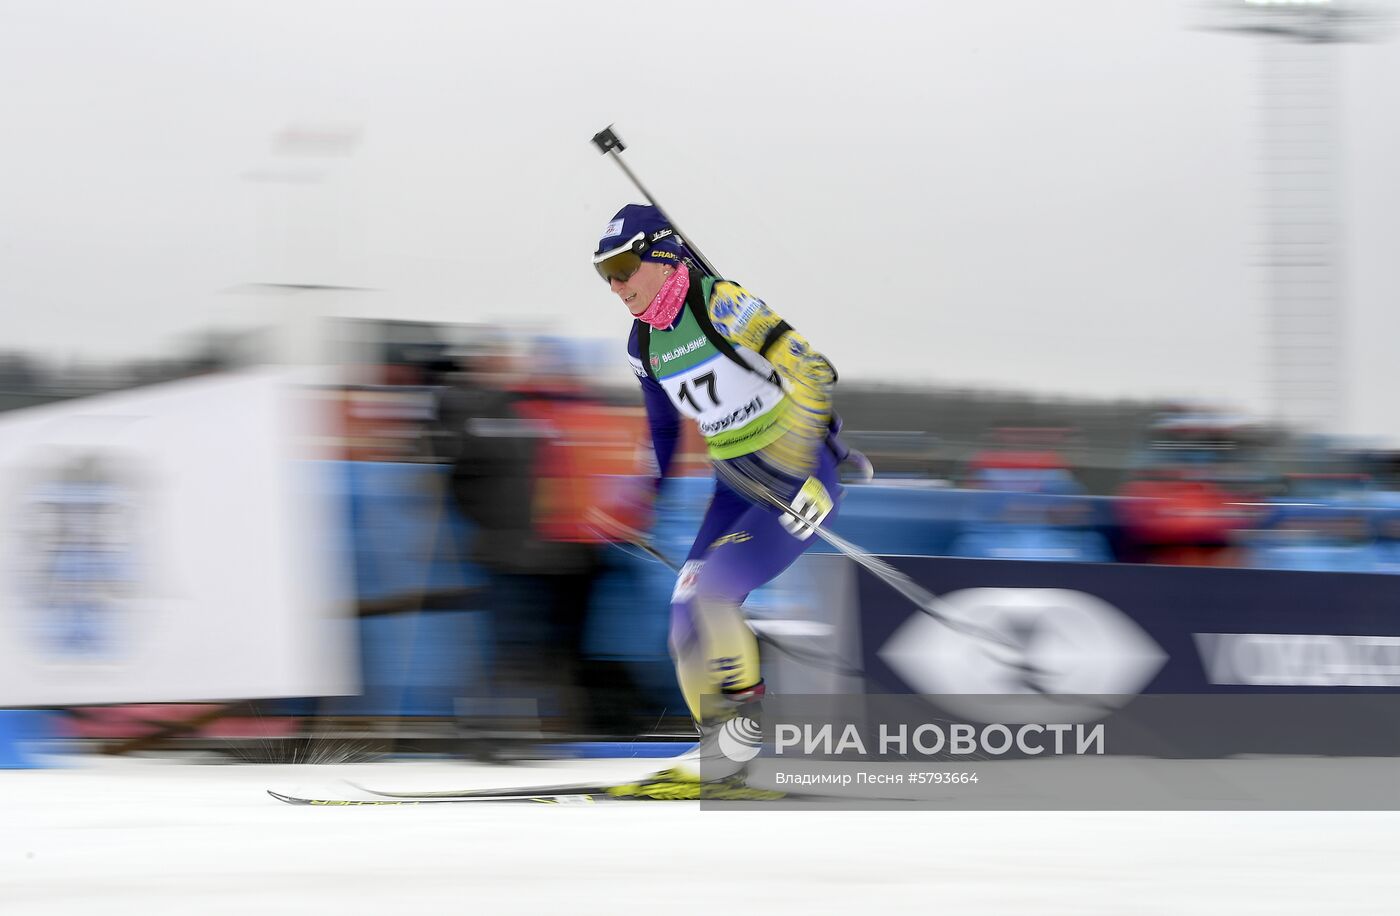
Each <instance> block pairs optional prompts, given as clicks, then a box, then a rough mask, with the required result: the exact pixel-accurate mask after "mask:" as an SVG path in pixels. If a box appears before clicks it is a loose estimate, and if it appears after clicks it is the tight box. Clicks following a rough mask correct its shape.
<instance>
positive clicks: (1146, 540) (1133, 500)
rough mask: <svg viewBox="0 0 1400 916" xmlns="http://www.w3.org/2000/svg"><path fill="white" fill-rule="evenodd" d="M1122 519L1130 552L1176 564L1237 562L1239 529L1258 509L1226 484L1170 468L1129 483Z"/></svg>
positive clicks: (1138, 558)
mask: <svg viewBox="0 0 1400 916" xmlns="http://www.w3.org/2000/svg"><path fill="white" fill-rule="evenodd" d="M1119 495H1120V496H1122V497H1124V498H1123V500H1122V501H1121V502H1120V503H1119V504H1118V519H1119V523H1120V524H1121V525H1122V528H1123V535H1124V539H1125V546H1126V549H1127V556H1124V557H1122V559H1126V560H1132V561H1137V562H1143V563H1161V564H1167V565H1175V566H1236V565H1239V563H1238V561H1239V559H1240V556H1239V552H1238V550H1237V549H1236V548H1235V547H1234V546H1233V541H1234V540H1235V532H1236V531H1239V530H1241V529H1244V528H1247V527H1249V522H1250V519H1251V518H1252V516H1253V513H1252V512H1251V511H1250V509H1249V508H1248V506H1247V505H1245V504H1244V503H1242V502H1241V501H1240V500H1239V499H1238V498H1237V497H1236V496H1234V495H1232V494H1231V493H1229V492H1228V491H1227V490H1226V489H1225V488H1224V487H1222V486H1220V485H1218V484H1216V483H1214V482H1212V481H1209V480H1200V479H1193V478H1191V477H1188V476H1186V475H1184V474H1180V473H1176V472H1173V471H1171V470H1168V469H1162V470H1159V471H1158V472H1157V473H1155V474H1152V475H1149V476H1147V477H1146V478H1145V479H1140V480H1134V481H1131V482H1129V483H1128V484H1126V485H1125V486H1124V487H1123V488H1122V490H1121V492H1120V494H1119Z"/></svg>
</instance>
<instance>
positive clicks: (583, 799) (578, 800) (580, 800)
mask: <svg viewBox="0 0 1400 916" xmlns="http://www.w3.org/2000/svg"><path fill="white" fill-rule="evenodd" d="M267 794H268V795H271V796H272V797H273V798H275V799H277V800H278V801H280V802H286V803H287V804H289V805H314V806H317V807H323V808H345V807H355V806H360V805H450V804H458V803H463V802H495V803H497V804H529V803H533V804H542V805H591V804H594V803H595V802H610V801H633V800H640V799H634V798H631V797H628V798H616V797H613V796H610V795H597V794H591V793H564V794H558V795H471V796H465V797H460V798H427V797H425V798H411V797H410V798H303V797H301V796H297V795H284V794H282V793H281V792H274V791H273V790H271V789H268V790H267Z"/></svg>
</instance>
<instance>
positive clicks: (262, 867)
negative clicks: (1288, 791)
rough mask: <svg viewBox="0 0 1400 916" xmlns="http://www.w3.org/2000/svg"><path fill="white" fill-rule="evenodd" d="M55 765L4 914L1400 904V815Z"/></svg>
mask: <svg viewBox="0 0 1400 916" xmlns="http://www.w3.org/2000/svg"><path fill="white" fill-rule="evenodd" d="M654 763H655V762H654V761H570V762H566V763H554V764H546V765H536V766H517V767H487V766H480V765H471V764H464V763H457V762H446V761H393V762H381V763H367V764H339V765H319V766H255V765H195V764H190V763H188V762H184V763H182V762H174V761H170V760H165V759H109V758H97V757H80V758H67V759H65V760H64V761H63V764H62V765H61V766H60V767H58V768H54V769H46V770H7V771H0V914H4V916H30V914H60V913H61V914H88V913H100V914H112V913H141V914H163V913H180V914H190V916H199V914H221V913H238V914H246V913H256V914H260V916H261V914H275V913H321V912H325V913H336V914H357V913H400V912H401V913H415V912H421V913H481V914H499V913H539V914H551V916H553V914H560V916H562V914H570V913H599V914H609V916H616V914H628V913H646V912H653V913H656V914H673V913H706V914H711V916H715V914H720V913H723V914H749V913H752V914H765V916H766V914H774V913H804V914H808V913H841V914H850V913H853V912H854V913H860V914H861V916H877V914H884V913H934V914H963V913H967V914H973V913H975V914H977V916H986V914H1000V913H1035V914H1074V916H1082V914H1113V916H1129V914H1153V916H1157V914H1178V913H1189V914H1201V913H1229V914H1233V916H1248V914H1270V916H1276V914H1286V913H1299V914H1302V913H1306V914H1310V916H1311V914H1362V913H1378V914H1379V913H1386V914H1391V913H1397V912H1400V878H1397V872H1400V867H1397V864H1396V863H1397V861H1400V856H1398V855H1397V854H1400V814H1397V813H1392V812H1386V813H1381V812H1365V813H1324V812H1301V813H1275V812H1269V813H1222V812H1202V813H1197V812H1191V813H1061V812H1052V813H1019V812H990V813H988V812H962V813H952V812H928V811H923V812H917V811H879V812H849V811H757V812H755V811H737V812H723V811H701V810H700V809H699V806H698V805H696V804H693V803H684V802H682V803H664V804H642V803H639V804H635V805H631V804H622V805H602V806H591V807H554V806H545V805H540V806H531V805H519V806H517V805H507V806H497V805H487V806H479V805H439V806H418V807H412V806H410V807H358V808H307V807H293V806H290V805H284V804H281V803H279V802H277V801H274V800H273V799H271V798H269V797H268V796H267V795H266V794H265V792H264V789H265V788H268V787H272V788H276V789H279V790H281V791H289V792H293V791H297V790H305V791H307V792H310V793H318V792H319V793H320V794H335V795H344V793H345V792H346V791H347V790H346V789H345V787H344V786H343V785H342V784H340V783H339V780H341V779H355V780H357V781H362V782H365V783H367V784H371V785H375V786H379V787H389V788H400V787H403V788H410V789H419V788H459V787H466V786H487V785H499V786H509V785H519V784H523V783H536V782H550V781H554V780H559V781H576V780H581V779H592V778H613V777H626V776H635V775H636V774H638V773H639V772H646V771H647V769H648V768H649V767H650V766H651V765H653V764H654Z"/></svg>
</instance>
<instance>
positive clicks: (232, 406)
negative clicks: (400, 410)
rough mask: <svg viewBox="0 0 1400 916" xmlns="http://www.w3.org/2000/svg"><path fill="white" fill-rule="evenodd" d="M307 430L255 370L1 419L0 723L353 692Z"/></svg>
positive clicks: (303, 395) (327, 525) (286, 388)
mask: <svg viewBox="0 0 1400 916" xmlns="http://www.w3.org/2000/svg"><path fill="white" fill-rule="evenodd" d="M322 425H324V424H323V422H322V418H321V417H320V415H319V414H318V412H317V410H316V403H315V401H314V400H313V398H312V396H311V394H309V392H308V390H307V389H305V388H300V387H298V386H296V385H295V384H294V380H293V378H292V376H291V375H289V374H288V373H286V372H274V371H271V370H258V371H250V372H246V373H236V374H222V375H207V376H203V377H199V378H194V379H189V380H185V381H179V382H171V383H167V384H162V385H156V386H151V387H148V388H142V389H138V390H134V391H130V392H125V393H119V394H111V395H103V396H98V397H92V398H85V399H82V400H75V401H68V402H64V403H60V404H54V405H49V406H44V407H36V408H31V409H28V410H22V411H15V412H12V413H8V414H5V415H4V416H3V417H0V706H22V705H62V704H75V703H125V702H154V701H188V700H209V699H223V698H242V699H248V698H259V697H281V696H326V695H337V694H346V693H353V692H355V691H356V690H357V689H358V686H357V683H356V675H355V669H354V659H355V654H354V649H355V644H354V630H353V624H352V623H351V621H349V620H348V619H346V618H345V613H346V610H345V605H344V603H343V599H345V598H347V597H348V596H349V593H350V585H349V583H348V582H347V581H345V579H344V577H343V576H342V575H341V574H340V572H339V571H338V570H336V569H335V568H334V566H333V563H334V562H335V561H334V559H333V557H334V555H335V551H333V550H327V549H326V547H327V545H328V544H329V543H330V539H331V538H334V537H337V536H339V535H338V531H339V530H340V529H341V528H343V527H344V522H343V520H341V519H339V518H337V517H336V515H335V514H334V513H335V512H336V511H337V508H338V507H337V506H335V505H334V504H333V503H332V502H331V500H330V499H329V498H328V497H329V496H330V495H331V494H329V493H328V492H326V487H325V485H324V484H323V483H322V484H318V483H317V478H316V476H315V467H314V464H313V463H312V462H308V461H301V460H298V459H301V458H305V457H308V456H310V454H311V450H312V448H313V447H314V445H315V442H314V441H313V437H315V436H316V435H317V433H318V432H319V431H320V428H321V426H322ZM338 599H342V600H338Z"/></svg>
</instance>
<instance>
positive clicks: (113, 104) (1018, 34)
mask: <svg viewBox="0 0 1400 916" xmlns="http://www.w3.org/2000/svg"><path fill="white" fill-rule="evenodd" d="M1197 21H1199V19H1198V16H1197V14H1196V13H1195V12H1194V11H1193V8H1192V7H1191V6H1190V5H1188V3H1187V2H1185V0H1135V2H1132V3H1123V2H1117V0H1092V2H1091V0H1070V2H1064V3H1053V4H1052V3H1046V2H1044V0H999V2H995V3H953V2H932V0H906V2H872V3H861V4H857V3H855V2H854V0H846V2H841V3H835V2H830V0H808V2H754V0H721V2H707V3H705V4H651V5H642V6H638V5H626V4H624V5H613V6H606V5H604V6H600V5H598V4H583V3H569V2H563V0H512V2H503V3H489V4H488V3H466V2H428V0H418V2H393V3H390V2H388V0H381V2H373V3H371V2H360V3H352V2H344V0H334V2H331V0H328V2H295V0H268V2H247V0H240V2H210V0H201V2H196V3H188V2H183V3H182V2H175V0H151V2H136V0H112V2H76V0H70V2H39V0H36V2H29V0H22V2H21V0H0V86H3V87H4V90H3V92H0V155H3V159H2V160H0V161H3V163H4V168H3V169H0V214H2V215H3V216H0V316H3V318H0V329H2V330H0V349H29V350H38V351H43V352H46V353H50V354H56V355H64V356H75V355H76V356H88V357H93V358H108V357H129V356H138V355H155V354H159V353H162V352H168V351H170V350H171V349H173V348H175V347H177V346H179V345H180V344H181V343H182V341H181V335H183V334H186V333H188V332H192V331H198V330H200V329H203V328H209V327H214V326H223V325H227V324H229V323H231V322H235V321H245V320H247V319H248V315H249V314H250V311H253V310H256V309H262V310H263V313H264V314H266V313H267V310H269V309H293V308H303V307H304V306H301V305H297V304H296V303H295V300H294V299H289V298H278V299H267V300H254V299H253V297H249V296H246V295H230V294H229V293H228V290H229V289H231V288H234V287H237V286H238V285H239V284H245V283H252V282H267V281H278V282H297V283H329V284H344V285H363V286H370V287H374V288H376V289H377V290H380V292H378V293H374V294H369V295H358V296H351V297H346V298H345V299H344V300H343V301H342V302H341V303H340V304H339V305H338V306H337V307H338V308H340V309H342V310H344V311H346V313H348V314H362V315H370V314H374V315H382V316H384V317H398V318H405V319H427V320H447V321H482V320H488V319H510V320H513V321H525V322H529V323H532V324H535V325H537V326H553V327H556V328H557V329H558V330H559V331H561V332H567V333H571V334H581V335H587V336H591V337H615V338H616V339H617V341H618V347H619V348H620V347H621V341H622V338H623V336H624V335H625V333H626V328H627V322H628V318H627V316H626V314H625V313H624V312H623V311H622V309H621V307H620V306H619V305H618V304H617V303H616V302H615V301H614V300H610V298H609V295H608V294H607V293H606V291H605V290H604V289H603V287H602V285H601V284H600V283H599V282H598V280H597V279H596V276H595V275H594V274H593V273H592V270H591V267H590V265H589V263H588V256H589V253H590V252H591V251H592V249H593V245H594V243H595V241H596V237H597V233H598V232H599V230H600V229H601V227H602V225H603V224H604V223H605V222H606V221H607V219H608V218H609V217H610V216H611V214H612V212H613V211H614V210H615V209H616V208H617V207H618V206H620V205H621V204H622V203H624V202H628V201H631V200H635V199H637V198H638V195H637V194H636V193H635V192H633V191H631V190H630V187H629V186H628V185H627V183H626V181H625V179H624V178H623V177H622V175H621V173H620V172H619V171H618V170H617V169H616V167H615V166H613V165H612V164H611V163H608V162H606V161H604V159H603V157H601V156H600V155H598V153H597V152H596V151H595V150H594V149H593V148H592V146H591V145H589V144H588V142H587V140H588V138H589V137H590V136H591V135H592V134H593V133H594V132H595V131H597V130H598V129H599V128H601V127H603V126H604V125H606V124H608V123H610V122H611V123H615V124H616V125H617V130H618V132H619V133H620V134H621V135H622V137H623V138H624V140H625V141H626V142H627V143H628V145H629V147H630V148H629V151H628V153H627V159H628V160H629V162H630V163H631V164H632V166H633V168H634V169H636V170H637V171H638V172H639V174H640V175H641V176H642V178H643V180H644V181H646V183H647V184H648V185H649V187H650V188H651V189H652V190H653V191H654V192H655V193H656V194H657V196H658V197H659V198H660V199H661V201H662V202H663V204H665V205H666V206H667V208H668V209H669V210H670V211H671V212H672V213H673V214H674V215H675V216H676V217H677V219H678V220H680V222H681V224H682V226H683V227H685V228H686V229H688V230H689V231H690V232H691V233H692V234H693V236H694V237H695V239H696V240H697V241H698V242H699V243H700V245H701V247H702V248H703V249H704V251H705V252H706V254H707V255H709V256H710V257H711V258H712V259H713V260H714V261H715V262H716V264H717V265H718V266H719V268H720V269H721V270H722V271H723V272H725V273H726V274H727V275H729V276H732V277H734V278H736V279H738V280H741V281H743V282H744V283H745V284H746V285H748V286H749V287H750V288H752V289H753V290H754V291H755V292H756V293H757V294H758V295H760V296H762V297H764V298H765V299H767V300H768V301H769V302H770V303H771V304H772V305H773V306H774V307H775V308H776V309H778V310H779V311H780V312H781V313H782V314H783V315H784V316H785V317H787V318H788V319H789V320H790V321H791V322H792V323H793V324H794V325H796V326H797V327H799V328H800V329H802V330H803V331H804V332H806V333H807V334H808V336H809V337H810V338H811V339H812V340H813V341H814V343H815V344H816V345H817V347H818V348H819V349H821V350H823V351H824V352H826V353H827V354H828V355H829V356H830V357H831V358H832V360H833V361H834V362H835V363H836V364H837V365H838V366H839V367H840V369H841V372H842V374H843V376H844V377H846V378H851V379H860V380H877V379H883V380H901V381H928V382H935V383H939V384H979V385H991V386H996V387H1014V388H1027V389H1033V390H1037V391H1041V392H1046V393H1057V392H1063V393H1073V394H1090V395H1097V396H1117V395H1127V396H1164V395H1165V396H1176V397H1195V398H1204V399H1208V400H1211V401H1214V402H1217V403H1221V404H1223V405H1226V406H1231V407H1237V408H1241V409H1246V410H1252V411H1263V410H1265V409H1266V407H1267V391H1266V387H1265V368H1266V367H1265V363H1264V356H1265V351H1264V338H1263V332H1264V329H1265V321H1264V319H1265V304H1266V303H1265V300H1264V298H1263V290H1264V287H1263V282H1262V281H1263V275H1262V274H1261V273H1260V271H1259V269H1258V268H1257V267H1254V266H1251V263H1250V259H1251V257H1252V256H1253V251H1254V247H1253V246H1254V245H1255V243H1256V242H1257V241H1258V239H1259V238H1260V231H1259V211H1258V207H1257V204H1258V202H1259V179H1258V171H1259V165H1260V159H1259V149H1258V135H1257V130H1256V125H1257V110H1256V109H1257V105H1258V101H1259V99H1258V86H1259V83H1258V73H1259V69H1258V58H1259V52H1258V49H1257V47H1255V46H1254V39H1248V38H1243V37H1233V36H1225V35H1221V34H1215V33H1209V32H1203V31H1198V30H1193V29H1192V28H1191V26H1192V25H1193V23H1195V22H1197ZM1343 72H1344V87H1343V91H1344V94H1345V95H1344V99H1345V101H1344V124H1345V132H1344V134H1345V136H1344V143H1343V146H1342V150H1343V170H1342V172H1343V188H1344V193H1345V200H1344V204H1343V212H1344V214H1345V217H1346V219H1347V237H1346V244H1345V248H1344V251H1345V255H1346V258H1347V279H1346V288H1347V291H1348V296H1349V304H1348V308H1349V318H1348V340H1349V342H1350V345H1351V352H1352V359H1351V364H1350V378H1349V381H1350V384H1351V416H1350V418H1349V422H1348V424H1347V425H1348V427H1349V428H1350V429H1351V430H1352V431H1354V432H1369V433H1386V434H1389V435H1392V436H1400V411H1396V410H1393V409H1392V408H1391V406H1390V400H1391V398H1392V392H1393V391H1394V390H1395V389H1396V387H1397V383H1400V368H1397V360H1396V359H1395V357H1394V355H1393V349H1394V344H1393V341H1395V340H1397V339H1400V314H1398V313H1400V310H1397V309H1396V308H1395V306H1396V304H1397V302H1400V258H1396V256H1395V239H1397V238H1400V175H1397V173H1396V170H1395V163H1396V162H1400V115H1397V112H1400V44H1397V43H1396V42H1393V41H1392V42H1390V43H1379V44H1371V45H1357V46H1350V47H1347V48H1346V49H1345V50H1344V68H1343ZM293 125H303V126H305V125H312V126H315V125H343V126H345V127H347V128H348V129H350V130H351V131H352V132H357V133H358V137H359V140H358V142H357V143H355V144H353V145H352V149H351V150H350V151H349V152H348V154H345V155H340V156H336V157H326V156H324V155H306V154H305V151H304V150H302V151H300V152H299V151H298V150H297V149H295V148H288V147H286V146H282V147H279V146H278V145H277V144H276V143H275V137H276V136H277V135H278V134H279V133H280V132H282V131H284V130H286V129H287V128H288V127H289V126H293ZM269 174H273V175H276V174H281V175H290V176H291V177H297V176H315V177H316V178H317V180H316V181H314V182H311V183H308V182H301V183H289V182H285V181H283V182H278V181H267V180H255V179H257V178H258V177H263V178H265V177H266V176H268V175H269ZM352 309H353V310H354V311H351V310H352ZM618 372H619V373H620V374H621V373H625V369H624V367H623V361H622V359H621V357H620V355H619V360H618Z"/></svg>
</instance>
